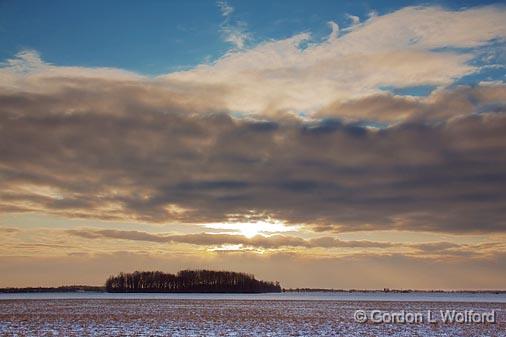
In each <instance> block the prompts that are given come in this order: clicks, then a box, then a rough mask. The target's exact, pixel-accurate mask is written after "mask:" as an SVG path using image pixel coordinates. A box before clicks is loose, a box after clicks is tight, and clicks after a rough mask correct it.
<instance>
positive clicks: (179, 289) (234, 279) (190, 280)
mask: <svg viewBox="0 0 506 337" xmlns="http://www.w3.org/2000/svg"><path fill="white" fill-rule="evenodd" d="M105 289H106V291H107V292H115V293H129V292H162V293H188V292H198V293H270V292H281V286H280V285H279V282H267V281H260V280H257V279H255V276H253V275H252V274H246V273H236V272H230V271H212V270H182V271H180V272H178V273H177V274H168V273H163V272H161V271H135V272H133V273H119V274H118V275H116V276H110V277H109V278H108V279H107V281H106V282H105Z"/></svg>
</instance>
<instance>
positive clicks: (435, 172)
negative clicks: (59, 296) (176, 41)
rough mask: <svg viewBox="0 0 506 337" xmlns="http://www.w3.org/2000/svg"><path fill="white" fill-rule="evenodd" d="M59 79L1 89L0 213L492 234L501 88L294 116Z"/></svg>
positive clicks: (115, 82) (500, 150) (182, 94)
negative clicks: (250, 219)
mask: <svg viewBox="0 0 506 337" xmlns="http://www.w3.org/2000/svg"><path fill="white" fill-rule="evenodd" d="M83 71H84V70H83V69H81V70H80V71H79V72H78V73H81V72H83ZM73 73H74V72H73V70H72V71H70V72H69V73H68V74H67V75H66V76H65V77H52V78H50V79H49V78H46V77H42V78H44V79H46V80H45V81H43V82H42V81H41V77H40V76H41V75H40V74H37V75H33V76H35V77H34V78H32V77H31V76H32V75H23V78H21V77H20V81H21V82H22V83H24V84H26V85H23V88H24V89H23V90H22V89H19V90H13V89H10V90H2V91H1V92H0V128H1V130H2V132H0V144H1V145H0V176H1V177H2V179H1V180H0V187H1V189H0V209H1V210H2V211H3V212H42V213H49V214H59V215H64V216H68V217H84V218H99V219H106V220H107V219H108V220H122V221H148V222H156V223H167V222H173V221H180V222H189V223H210V222H220V221H221V222H223V221H229V220H231V219H232V218H233V219H234V220H235V221H240V220H241V215H245V214H246V215H247V214H251V211H253V212H254V213H255V214H260V215H265V216H266V217H267V216H270V217H271V218H273V219H279V220H282V221H286V222H287V223H291V224H304V225H306V226H307V227H309V228H312V229H313V230H316V231H334V232H342V231H356V230H370V229H401V230H424V231H444V232H503V231H504V230H505V229H506V223H505V219H504V216H503V212H502V210H503V209H504V205H505V200H506V194H505V191H504V189H503V188H502V186H503V185H504V183H505V182H506V176H505V174H504V172H506V170H505V166H506V162H505V160H506V158H505V157H504V153H506V141H505V139H504V128H505V127H506V117H505V116H506V115H505V113H504V112H505V105H504V101H505V90H506V89H505V87H504V86H503V85H492V86H489V85H488V86H475V87H460V88H457V89H454V90H439V91H436V92H435V93H433V94H432V95H431V96H429V97H428V98H425V99H422V100H416V99H411V98H399V97H396V96H391V95H373V96H368V97H364V98H363V99H356V100H353V101H349V102H348V103H346V104H340V103H338V104H335V105H331V106H329V107H328V108H327V109H326V110H322V111H321V112H320V113H321V114H322V116H321V117H320V118H318V119H312V120H303V119H300V118H295V117H293V116H290V115H276V116H271V117H269V118H265V117H261V118H234V117H232V115H231V114H230V113H229V112H228V111H227V110H226V109H225V108H223V101H222V99H223V95H224V93H225V92H226V90H225V89H223V88H220V87H215V88H213V87H208V88H201V89H199V88H198V87H196V88H193V91H191V92H188V91H187V90H186V89H185V87H184V86H177V85H176V84H174V85H172V86H166V85H165V84H161V83H159V82H157V81H156V80H151V81H150V80H146V79H137V80H135V79H129V80H124V79H103V78H95V77H93V78H91V77H87V76H79V75H75V76H73V75H71V74H73ZM396 116H397V117H396ZM400 116H402V118H403V119H401V118H400ZM357 118H358V119H357ZM371 120H372V121H371ZM384 120H387V121H389V123H390V124H389V126H388V127H383V128H379V129H378V128H374V127H371V125H372V126H374V123H372V122H374V121H376V122H381V121H384ZM477 140H479V141H477ZM237 215H239V216H237Z"/></svg>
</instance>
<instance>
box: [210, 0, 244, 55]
mask: <svg viewBox="0 0 506 337" xmlns="http://www.w3.org/2000/svg"><path fill="white" fill-rule="evenodd" d="M217 5H218V7H219V9H220V11H221V15H222V16H223V18H224V21H223V22H222V24H221V27H220V30H221V33H222V35H223V39H224V40H225V41H226V42H229V43H231V44H232V45H233V46H234V47H235V48H237V49H243V48H244V47H245V45H246V42H247V41H248V40H249V39H250V36H251V35H250V33H249V32H248V30H247V24H246V23H245V22H243V21H240V20H235V19H234V18H233V17H232V13H233V12H234V8H233V7H232V6H231V5H229V4H228V3H227V2H226V1H225V0H220V1H218V2H217Z"/></svg>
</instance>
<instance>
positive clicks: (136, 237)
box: [66, 229, 399, 249]
mask: <svg viewBox="0 0 506 337" xmlns="http://www.w3.org/2000/svg"><path fill="white" fill-rule="evenodd" d="M66 233H68V234H70V235H73V236H79V237H83V238H86V239H98V238H108V239H122V240H133V241H148V242H157V243H187V244H192V245H202V246H222V245H243V246H246V247H253V248H266V249H277V248H282V247H305V248H340V247H345V248H389V247H396V246H399V245H398V244H394V243H389V242H374V241H366V240H356V241H342V240H339V239H337V238H334V237H320V238H315V239H303V238H300V237H295V236H288V235H271V236H263V235H256V236H254V237H252V238H247V237H245V236H243V235H236V234H209V233H196V234H181V235H163V234H152V233H147V232H140V231H124V230H114V229H102V230H98V229H71V230H67V231H66Z"/></svg>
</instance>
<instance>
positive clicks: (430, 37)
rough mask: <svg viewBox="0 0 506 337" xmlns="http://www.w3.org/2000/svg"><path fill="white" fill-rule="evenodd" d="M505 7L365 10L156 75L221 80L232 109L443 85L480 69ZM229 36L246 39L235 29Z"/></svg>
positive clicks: (301, 108) (297, 105) (502, 28)
mask: <svg viewBox="0 0 506 337" xmlns="http://www.w3.org/2000/svg"><path fill="white" fill-rule="evenodd" d="M505 13H506V9H505V8H504V7H502V6H499V7H494V6H489V7H478V8H471V9H466V10H461V11H450V10H445V9H442V8H439V7H407V8H403V9H400V10H398V11H395V12H393V13H389V14H386V15H382V16H371V17H370V18H369V19H368V20H367V21H365V22H363V23H361V24H360V25H355V26H352V27H353V29H351V30H346V29H345V30H343V31H344V32H347V33H346V34H342V35H339V36H338V34H337V33H338V31H337V26H336V25H333V24H332V26H331V28H332V32H331V34H330V36H329V39H327V40H324V41H322V42H316V41H313V39H311V35H310V34H309V33H300V34H296V35H294V36H292V37H290V38H287V39H283V40H275V41H267V42H263V43H260V44H259V45H257V46H256V47H254V48H250V49H245V50H241V51H235V52H230V53H228V54H226V55H225V56H224V57H222V58H220V59H219V60H217V61H216V62H215V63H213V64H203V65H200V66H198V67H196V68H194V69H191V70H188V71H181V72H176V73H171V74H168V75H166V76H162V78H164V79H167V80H177V81H182V82H184V83H188V84H195V83H199V84H213V85H216V84H224V85H226V86H227V87H228V88H229V90H228V91H227V94H226V102H227V107H228V108H229V109H230V110H233V111H241V112H243V113H250V114H256V113H259V112H261V113H264V114H272V113H276V112H278V111H295V112H297V113H299V112H304V113H309V114H310V113H312V112H314V111H317V110H319V109H321V108H322V107H324V106H326V105H328V104H330V103H331V102H333V101H341V102H344V101H347V100H349V99H357V98H362V97H364V96H367V95H371V94H377V93H380V92H381V91H382V89H381V88H384V87H385V86H392V87H410V86H420V85H432V86H437V87H445V86H448V85H450V84H452V83H453V82H454V81H455V80H457V79H459V78H462V77H463V76H466V75H470V74H473V73H477V72H479V71H480V66H479V65H478V64H477V63H476V62H474V63H473V62H472V61H473V60H475V59H477V58H480V52H479V51H480V50H481V48H485V49H487V48H488V47H489V46H490V45H491V44H496V45H498V46H496V47H497V48H499V46H501V45H503V44H504V39H505V37H506V23H505V20H504V17H505V15H506V14H505ZM354 21H355V23H356V19H355V20H354ZM469 27H472V29H470V28H469ZM226 32H227V34H228V33H231V32H229V30H228V29H227V30H226ZM227 36H229V40H231V41H232V40H233V41H235V42H234V43H235V44H236V46H237V47H242V46H244V39H243V38H242V35H241V30H239V33H238V34H235V33H234V34H229V35H227Z"/></svg>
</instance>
